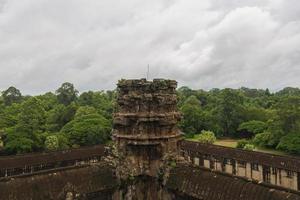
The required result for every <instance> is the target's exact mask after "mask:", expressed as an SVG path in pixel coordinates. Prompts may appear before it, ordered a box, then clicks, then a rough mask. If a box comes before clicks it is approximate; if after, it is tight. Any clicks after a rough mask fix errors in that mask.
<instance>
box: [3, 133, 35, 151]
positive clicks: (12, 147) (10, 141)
mask: <svg viewBox="0 0 300 200" xmlns="http://www.w3.org/2000/svg"><path fill="white" fill-rule="evenodd" d="M33 147H34V141H33V140H32V139H30V138H28V137H27V135H26V134H25V135H24V134H23V133H16V132H11V133H10V134H8V135H7V138H6V141H5V146H4V150H5V151H6V152H7V153H9V154H19V153H27V152H31V151H32V150H33Z"/></svg>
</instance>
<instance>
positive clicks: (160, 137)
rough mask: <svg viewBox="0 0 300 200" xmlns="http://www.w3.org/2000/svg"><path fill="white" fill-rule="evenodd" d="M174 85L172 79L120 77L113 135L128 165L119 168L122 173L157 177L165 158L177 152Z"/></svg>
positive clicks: (178, 118) (177, 137)
mask: <svg viewBox="0 0 300 200" xmlns="http://www.w3.org/2000/svg"><path fill="white" fill-rule="evenodd" d="M176 87H177V82H176V81H174V80H164V79H154V80H153V81H147V80H146V79H139V80H120V81H119V83H118V88H117V89H118V98H117V109H116V112H115V113H114V116H113V117H114V121H113V138H114V140H115V142H116V145H117V150H118V152H119V154H120V158H121V159H122V160H123V161H124V162H123V166H124V165H125V166H127V167H129V166H130V167H129V168H128V169H124V168H123V169H121V168H119V173H120V176H121V177H122V176H123V175H124V176H126V175H130V176H141V175H142V176H144V175H145V176H152V177H157V176H158V173H159V171H160V168H161V167H162V165H163V162H164V160H166V159H169V158H170V157H172V156H177V155H178V154H179V147H178V145H179V144H178V142H179V141H180V140H181V133H180V132H179V129H178V127H177V126H176V124H177V122H178V121H179V120H180V119H181V114H180V113H179V112H178V111H177V95H176ZM125 163H126V164H125ZM117 167H118V166H117Z"/></svg>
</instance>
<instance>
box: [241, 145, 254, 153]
mask: <svg viewBox="0 0 300 200" xmlns="http://www.w3.org/2000/svg"><path fill="white" fill-rule="evenodd" d="M243 149H244V150H248V151H253V150H254V149H255V146H254V145H253V144H246V145H245V146H244V148H243Z"/></svg>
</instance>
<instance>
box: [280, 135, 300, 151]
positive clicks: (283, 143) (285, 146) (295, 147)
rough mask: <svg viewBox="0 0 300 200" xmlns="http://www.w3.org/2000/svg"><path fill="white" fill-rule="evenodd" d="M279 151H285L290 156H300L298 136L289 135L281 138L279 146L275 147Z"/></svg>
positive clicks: (299, 136)
mask: <svg viewBox="0 0 300 200" xmlns="http://www.w3.org/2000/svg"><path fill="white" fill-rule="evenodd" d="M276 148H277V149H279V150H283V151H286V152H288V153H291V154H296V155H300V134H299V132H297V133H290V134H288V135H286V136H284V137H282V138H281V140H280V142H279V144H278V145H277V147H276Z"/></svg>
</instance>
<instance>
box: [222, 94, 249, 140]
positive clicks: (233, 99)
mask: <svg viewBox="0 0 300 200" xmlns="http://www.w3.org/2000/svg"><path fill="white" fill-rule="evenodd" d="M243 101H244V99H243V96H242V95H241V94H239V93H238V92H237V91H234V90H232V89H224V90H223V91H222V92H221V96H220V102H219V104H218V117H219V122H220V125H221V128H222V133H223V136H236V130H237V128H238V126H239V124H240V123H242V122H243V120H242V119H243V114H244V112H245V111H244V107H243Z"/></svg>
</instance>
